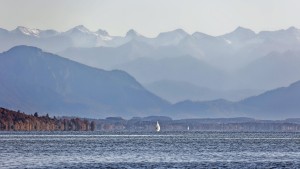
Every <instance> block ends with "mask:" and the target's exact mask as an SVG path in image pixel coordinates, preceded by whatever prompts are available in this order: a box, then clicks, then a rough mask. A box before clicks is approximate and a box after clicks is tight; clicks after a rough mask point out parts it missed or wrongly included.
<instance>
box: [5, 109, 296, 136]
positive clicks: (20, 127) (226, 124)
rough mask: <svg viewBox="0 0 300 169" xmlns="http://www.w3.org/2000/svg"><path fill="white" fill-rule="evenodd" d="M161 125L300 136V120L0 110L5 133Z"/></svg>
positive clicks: (143, 128) (169, 128) (175, 128)
mask: <svg viewBox="0 0 300 169" xmlns="http://www.w3.org/2000/svg"><path fill="white" fill-rule="evenodd" d="M156 122H159V124H160V127H161V131H188V130H189V131H252V132H253V131H254V132H268V131H270V132H272V131H275V132H300V118H292V119H286V120H257V119H253V118H247V117H237V118H200V119H181V120H173V119H172V118H170V117H166V116H148V117H133V118H131V119H129V120H127V119H123V118H122V117H108V118H106V119H82V118H77V117H57V118H56V117H53V118H51V117H49V116H48V114H47V115H45V116H39V115H38V113H35V114H34V115H27V114H25V113H22V112H19V111H12V110H8V109H5V108H0V130H2V131H94V130H99V131H143V132H149V131H150V132H151V131H155V125H156Z"/></svg>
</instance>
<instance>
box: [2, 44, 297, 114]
mask: <svg viewBox="0 0 300 169" xmlns="http://www.w3.org/2000/svg"><path fill="white" fill-rule="evenodd" d="M164 83H167V82H164ZM171 83H173V84H180V83H175V82H171ZM183 85H184V86H185V85H190V84H183ZM179 86H180V85H179ZM191 86H192V85H191ZM199 95H201V94H200V93H199ZM0 96H1V97H0V105H1V107H7V108H10V109H14V110H17V109H19V110H22V111H26V112H28V113H34V112H36V111H37V112H40V113H51V115H69V116H83V117H93V118H100V117H107V116H110V117H111V116H122V117H133V116H148V115H159V116H171V117H172V118H197V117H210V118H211V117H242V116H243V117H253V118H260V119H283V118H284V119H285V118H294V117H299V110H300V107H299V105H300V104H299V100H300V81H297V82H295V83H293V84H291V85H289V86H288V87H281V88H277V89H274V90H270V91H267V92H264V93H262V94H259V95H257V96H252V97H248V98H245V99H243V100H241V101H234V102H233V101H227V100H224V99H217V100H211V101H190V100H185V101H181V102H177V103H175V104H171V103H169V102H168V101H165V100H164V99H161V98H160V97H158V96H156V95H155V94H153V93H151V92H149V91H148V90H147V89H146V88H144V87H143V86H142V85H141V84H140V83H139V82H137V81H136V80H135V79H134V78H133V77H132V76H130V75H129V74H127V73H126V72H124V71H120V70H113V71H105V70H103V69H99V68H93V67H89V66H86V65H83V64H81V63H77V62H74V61H72V60H69V59H66V58H63V57H60V56H58V55H55V54H51V53H47V52H44V51H43V50H41V49H39V48H36V47H29V46H16V47H13V48H11V49H10V50H8V51H6V52H3V53H1V54H0Z"/></svg>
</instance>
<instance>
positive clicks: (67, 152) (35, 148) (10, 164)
mask: <svg viewBox="0 0 300 169" xmlns="http://www.w3.org/2000/svg"><path fill="white" fill-rule="evenodd" d="M0 168H300V133H242V132H235V133H232V132H160V133H133V132H130V133H103V132H0Z"/></svg>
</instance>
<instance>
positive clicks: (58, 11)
mask: <svg viewBox="0 0 300 169" xmlns="http://www.w3.org/2000/svg"><path fill="white" fill-rule="evenodd" d="M77 25H84V26H86V27H87V28H88V29H90V30H92V31H96V30H98V29H100V28H101V29H104V30H106V31H108V32H109V34H111V35H121V36H123V35H124V34H125V33H126V32H127V31H128V30H129V29H135V30H136V31H137V32H139V33H141V34H143V35H146V36H148V37H154V36H156V35H157V34H158V33H159V32H165V31H170V30H174V29H177V28H182V29H184V30H185V31H187V32H188V33H194V32H196V31H198V32H203V33H207V34H210V35H221V34H224V33H228V32H231V31H233V30H234V29H235V28H236V27H238V26H242V27H246V28H250V29H252V30H254V31H256V32H259V31H261V30H278V29H287V28H288V27H290V26H295V27H297V28H300V0H0V27H1V28H4V29H8V30H12V29H15V28H16V27H17V26H26V27H30V28H39V29H55V30H58V31H66V30H68V29H70V28H72V27H74V26H77Z"/></svg>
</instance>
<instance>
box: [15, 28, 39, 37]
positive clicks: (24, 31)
mask: <svg viewBox="0 0 300 169" xmlns="http://www.w3.org/2000/svg"><path fill="white" fill-rule="evenodd" d="M14 31H15V32H19V33H22V34H24V35H28V36H39V34H40V32H41V30H39V29H31V28H26V27H24V26H18V27H17V28H16V29H15V30H14Z"/></svg>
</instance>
